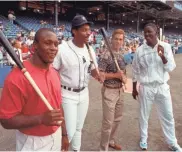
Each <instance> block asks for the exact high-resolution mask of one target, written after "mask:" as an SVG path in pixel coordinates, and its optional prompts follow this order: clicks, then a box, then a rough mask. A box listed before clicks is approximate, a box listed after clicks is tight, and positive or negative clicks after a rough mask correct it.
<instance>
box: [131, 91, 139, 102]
mask: <svg viewBox="0 0 182 152" xmlns="http://www.w3.org/2000/svg"><path fill="white" fill-rule="evenodd" d="M132 96H133V99H135V100H137V97H138V91H137V90H133V91H132Z"/></svg>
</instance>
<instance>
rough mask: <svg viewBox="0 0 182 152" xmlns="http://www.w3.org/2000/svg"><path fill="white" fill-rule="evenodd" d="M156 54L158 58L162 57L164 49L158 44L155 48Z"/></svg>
mask: <svg viewBox="0 0 182 152" xmlns="http://www.w3.org/2000/svg"><path fill="white" fill-rule="evenodd" d="M157 52H158V55H159V56H160V57H162V56H164V48H163V46H161V45H160V44H159V45H158V47H157Z"/></svg>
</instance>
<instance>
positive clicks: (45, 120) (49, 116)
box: [41, 109, 64, 126]
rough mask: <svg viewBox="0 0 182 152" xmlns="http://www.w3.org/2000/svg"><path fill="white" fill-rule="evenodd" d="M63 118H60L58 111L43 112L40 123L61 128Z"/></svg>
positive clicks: (60, 114)
mask: <svg viewBox="0 0 182 152" xmlns="http://www.w3.org/2000/svg"><path fill="white" fill-rule="evenodd" d="M63 120H64V118H63V116H62V113H61V110H60V109H54V110H51V111H48V112H45V113H44V114H43V115H42V116H41V123H42V124H44V125H46V126H61V123H60V122H61V121H63Z"/></svg>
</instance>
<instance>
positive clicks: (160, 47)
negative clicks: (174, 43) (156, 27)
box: [157, 45, 168, 64]
mask: <svg viewBox="0 0 182 152" xmlns="http://www.w3.org/2000/svg"><path fill="white" fill-rule="evenodd" d="M157 52H158V55H159V56H160V57H161V59H162V62H163V64H166V63H167V62H168V61H167V59H166V58H165V56H164V48H163V46H161V45H158V47H157Z"/></svg>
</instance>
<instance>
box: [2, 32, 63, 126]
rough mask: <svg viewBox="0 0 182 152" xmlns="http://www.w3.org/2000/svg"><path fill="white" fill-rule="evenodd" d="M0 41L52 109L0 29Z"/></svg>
mask: <svg viewBox="0 0 182 152" xmlns="http://www.w3.org/2000/svg"><path fill="white" fill-rule="evenodd" d="M0 42H1V44H2V45H3V46H4V48H5V49H6V51H7V52H8V54H9V55H10V56H11V58H12V59H13V60H14V62H15V63H16V64H17V66H18V67H19V68H20V70H21V71H22V72H23V74H24V76H25V77H26V78H27V80H28V81H29V82H30V84H31V85H32V87H33V88H34V90H35V91H36V93H37V94H38V95H39V97H40V98H41V99H42V101H43V102H44V104H45V105H46V106H47V108H48V109H49V110H53V108H52V106H51V105H50V103H49V102H48V100H47V99H46V98H45V96H44V95H43V93H42V92H41V90H40V89H39V87H38V86H37V84H36V83H35V81H34V80H33V79H32V77H31V75H30V73H29V72H28V71H27V69H26V68H25V67H24V65H23V63H22V62H21V61H20V59H19V58H18V56H17V55H16V53H15V51H14V49H13V47H12V46H11V44H10V42H9V41H8V40H7V38H6V37H5V35H4V34H3V32H2V31H1V30H0ZM59 123H61V122H59Z"/></svg>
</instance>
